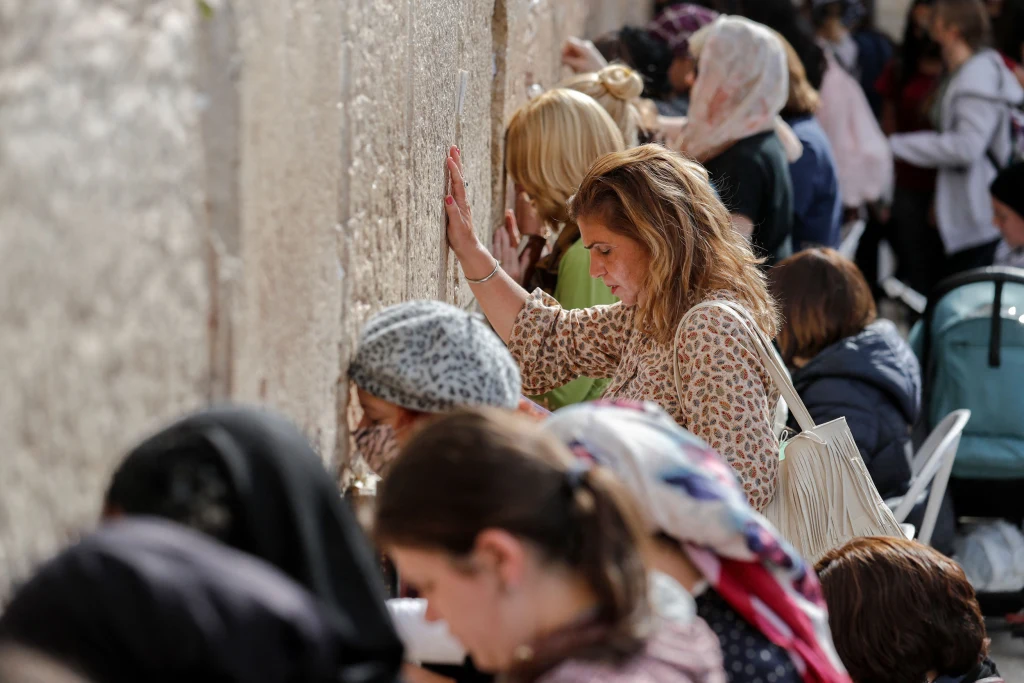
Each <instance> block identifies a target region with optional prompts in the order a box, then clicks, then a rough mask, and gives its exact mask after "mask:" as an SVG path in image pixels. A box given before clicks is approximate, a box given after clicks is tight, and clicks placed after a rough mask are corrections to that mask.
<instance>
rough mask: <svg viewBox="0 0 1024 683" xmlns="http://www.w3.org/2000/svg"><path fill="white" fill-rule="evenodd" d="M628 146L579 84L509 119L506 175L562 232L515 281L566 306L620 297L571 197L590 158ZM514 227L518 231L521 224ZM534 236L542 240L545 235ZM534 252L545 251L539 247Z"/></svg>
mask: <svg viewBox="0 0 1024 683" xmlns="http://www.w3.org/2000/svg"><path fill="white" fill-rule="evenodd" d="M633 75H634V76H636V74H633ZM636 79H637V80H639V77H638V76H636ZM633 85H634V86H636V85H637V84H635V83H634V84H633ZM641 85H642V84H641ZM627 94H628V93H627ZM623 149H625V144H624V143H623V140H622V134H621V133H620V132H619V127H618V126H616V124H615V122H614V121H613V120H612V118H611V117H610V116H609V115H608V113H607V112H606V111H605V109H604V108H603V107H602V106H601V105H600V104H599V103H598V102H597V101H596V100H595V99H593V98H592V97H588V96H587V95H584V94H582V93H580V92H577V91H575V90H569V89H565V88H559V89H555V90H551V91H548V92H546V93H544V94H543V95H541V96H539V97H537V98H535V99H533V100H531V101H530V102H528V103H527V104H525V105H524V106H523V107H521V108H520V109H519V110H518V111H517V112H516V113H515V114H514V115H513V116H512V121H511V122H510V123H509V126H508V134H507V136H506V143H505V164H506V168H507V169H508V174H509V176H510V177H511V178H512V180H513V182H514V183H515V184H516V188H517V193H518V194H520V195H522V194H525V195H527V196H528V197H529V200H530V205H531V206H530V207H529V208H530V209H532V210H533V211H535V212H536V214H535V215H536V217H537V219H539V221H540V222H542V223H544V224H547V225H548V226H549V227H550V228H553V229H554V230H555V231H556V234H557V237H556V239H555V240H554V242H553V243H552V245H551V248H550V251H549V253H547V254H546V255H545V256H544V257H543V258H540V259H539V260H538V261H537V262H536V264H535V267H533V268H532V269H529V270H527V269H524V270H521V271H520V274H519V276H518V277H517V280H519V281H520V282H524V283H525V284H527V285H528V286H529V287H530V288H535V287H539V288H540V289H543V290H544V291H545V292H547V293H548V294H550V295H552V296H553V297H554V298H555V300H556V301H558V303H559V304H560V305H561V306H562V307H563V308H565V309H576V308H589V307H591V306H598V305H602V304H612V303H615V301H616V298H615V297H614V296H613V295H612V293H611V290H609V289H608V287H607V286H605V285H604V284H603V283H602V282H601V281H600V280H598V279H596V278H593V277H591V276H590V254H589V253H588V252H587V250H586V249H584V248H583V243H582V242H581V241H580V230H579V227H577V225H576V222H575V221H573V220H572V219H570V217H569V212H568V207H567V204H568V201H569V197H570V196H572V193H573V192H575V191H576V188H577V187H578V186H579V184H580V181H581V180H583V176H584V175H586V173H587V169H588V168H590V166H591V164H593V163H594V162H595V161H596V160H597V159H599V158H600V157H602V156H603V155H605V154H607V153H609V152H619V151H622V150H623ZM521 215H522V213H520V216H521ZM509 225H511V224H509ZM511 232H512V234H513V235H514V233H515V230H512V231H511ZM529 232H537V230H536V229H533V230H529ZM498 238H499V239H498V245H497V246H498V249H499V254H501V255H502V256H503V260H504V261H505V262H516V256H515V252H514V247H512V243H514V242H515V241H516V237H515V236H513V237H512V238H511V240H510V239H508V234H507V233H503V232H500V231H499V235H498ZM530 239H531V240H534V242H535V243H536V242H540V241H543V238H542V237H539V236H536V237H531V238H530ZM527 251H528V252H529V248H528V249H527ZM533 253H534V254H535V255H536V256H539V251H534V252H533ZM527 274H528V275H527ZM606 384H607V381H604V380H598V379H593V378H589V377H582V378H580V379H577V380H574V381H573V382H570V383H568V384H566V385H565V386H562V387H559V388H557V389H555V390H554V391H551V392H548V393H546V394H544V395H543V396H538V397H535V400H537V401H538V402H539V403H541V404H542V405H544V406H545V407H547V408H549V409H551V410H554V409H557V408H561V407H562V406H566V405H570V404H573V403H579V402H580V401H586V400H591V399H595V398H598V397H600V395H601V393H602V392H603V390H604V388H605V385H606Z"/></svg>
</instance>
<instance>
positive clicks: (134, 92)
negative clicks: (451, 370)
mask: <svg viewBox="0 0 1024 683" xmlns="http://www.w3.org/2000/svg"><path fill="white" fill-rule="evenodd" d="M620 6H621V7H626V8H629V7H630V2H628V1H624V2H622V3H619V5H616V4H615V3H608V2H602V3H595V4H594V7H593V8H592V9H594V11H595V12H599V13H600V15H601V16H599V17H595V15H594V14H591V15H590V16H589V18H588V9H589V8H590V6H589V3H588V1H587V0H345V1H343V2H340V3H339V2H338V1H337V0H261V2H255V3H254V2H241V1H240V0H63V1H62V2H32V3H17V2H0V291H2V292H3V296H2V298H0V358H3V359H4V360H3V361H2V362H0V386H2V387H3V401H2V404H0V452H2V456H0V593H3V592H4V589H5V586H6V585H8V584H9V582H11V581H14V580H16V579H17V578H18V577H19V576H22V575H23V574H24V573H25V572H26V571H27V570H28V569H29V568H30V567H31V565H32V563H34V562H36V561H38V560H39V559H41V558H42V557H44V556H46V555H47V554H49V553H50V552H52V551H53V549H54V548H56V547H58V546H59V545H60V544H61V543H63V542H65V541H66V540H67V539H68V538H70V537H73V536H74V535H75V534H76V533H79V532H80V531H81V530H83V529H85V528H88V527H89V526H90V525H92V524H93V523H94V521H95V519H96V516H97V514H98V512H99V504H100V499H101V496H102V493H103V489H104V486H105V485H106V482H107V479H108V477H109V475H110V472H111V470H112V468H113V467H114V466H115V465H116V463H117V462H118V461H119V460H120V458H121V457H122V455H123V453H124V451H125V449H127V448H128V447H130V445H131V444H132V443H133V442H135V441H136V440H137V439H138V438H140V437H141V436H143V435H144V434H146V433H147V432H149V431H151V430H153V429H155V428H157V427H158V426H159V425H160V424H161V423H163V422H165V421H167V420H168V419H170V418H172V417H173V416H175V415H177V414H180V413H182V412H183V411H186V410H190V409H194V408H199V407H201V406H203V405H205V404H208V403H209V402H212V401H219V400H225V399H233V400H240V401H246V402H253V403H262V404H267V405H271V406H274V407H276V408H278V409H280V410H282V411H284V412H285V413H286V414H288V415H289V416H290V417H291V418H292V419H294V420H295V421H296V422H297V423H298V424H299V425H300V426H301V427H302V428H303V429H304V430H305V431H306V432H307V434H308V435H309V436H310V438H311V440H312V441H313V442H314V443H315V444H316V446H317V447H318V448H319V450H320V452H321V454H322V456H323V457H324V459H325V461H327V462H329V463H330V464H331V465H332V466H335V467H338V468H339V471H341V470H343V469H344V465H345V464H346V462H347V452H348V431H349V430H348V426H347V424H346V417H345V416H346V412H347V411H348V408H349V406H348V386H347V383H346V382H345V381H344V377H345V368H346V364H347V361H348V358H349V356H350V354H351V352H352V348H353V345H354V342H355V339H356V336H357V334H358V330H359V328H360V326H361V325H362V323H363V322H364V321H365V320H366V319H367V318H368V316H370V315H371V314H372V313H373V312H375V311H376V310H378V309H379V308H381V307H382V306H385V305H388V304H391V303H395V302H398V301H401V300H403V299H408V298H440V299H446V300H449V301H452V302H455V303H457V304H460V305H469V304H470V303H471V301H470V296H469V292H468V289H467V288H466V287H465V285H464V283H463V282H461V280H460V277H461V276H460V274H459V273H458V271H457V269H456V268H455V267H454V264H453V263H451V260H450V259H449V257H448V252H447V249H446V246H445V244H444V232H443V212H442V203H441V202H442V197H443V196H444V194H445V177H444V161H443V160H444V156H445V153H446V149H447V146H448V145H449V144H451V143H453V142H455V143H457V144H459V145H460V147H461V148H462V149H463V152H464V157H465V159H466V165H467V168H468V177H469V180H470V190H471V198H472V202H473V205H474V212H475V214H476V215H477V216H478V217H480V224H479V229H480V231H481V233H483V234H487V235H489V234H490V232H491V230H492V229H493V226H494V225H495V224H496V223H497V222H498V221H500V216H501V211H502V209H503V207H504V205H505V201H506V199H505V192H504V174H503V173H502V155H503V150H502V140H503V134H502V131H503V128H504V125H505V122H506V121H507V120H508V117H509V116H510V115H511V113H512V112H513V111H514V109H515V107H517V106H518V105H519V104H521V103H522V102H523V101H525V99H526V97H527V89H528V86H529V85H530V84H532V83H540V84H541V85H544V86H550V85H552V84H554V83H556V82H557V81H558V80H559V79H560V78H561V76H562V75H563V74H562V71H561V67H560V65H559V49H560V46H561V43H562V41H563V39H564V38H565V36H567V35H570V34H581V33H582V32H583V31H584V26H585V25H586V24H587V22H588V21H589V22H594V21H598V22H599V23H600V22H605V23H607V22H613V23H614V22H615V21H617V18H616V17H618V16H619V15H618V14H617V12H619V11H620ZM621 11H626V12H627V13H628V12H633V11H634V10H633V9H628V10H621ZM622 16H625V15H622ZM462 72H465V74H466V75H465V79H466V92H465V97H464V101H463V106H462V111H461V115H459V112H458V111H457V109H458V107H457V94H458V87H459V83H460V78H461V76H460V74H461V73H462ZM488 217H490V220H488Z"/></svg>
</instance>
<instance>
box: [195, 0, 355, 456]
mask: <svg viewBox="0 0 1024 683" xmlns="http://www.w3.org/2000/svg"><path fill="white" fill-rule="evenodd" d="M340 11H341V10H340V5H339V4H338V3H337V2H336V0H262V1H261V2H236V3H234V14H235V17H234V19H235V22H236V27H237V31H238V54H237V55H236V60H237V63H238V64H239V69H238V74H237V89H238V96H239V103H240V111H241V117H240V121H239V124H240V125H239V127H238V129H237V130H235V131H234V136H235V138H236V139H237V140H238V144H239V151H240V153H239V160H240V166H239V168H238V171H237V173H238V176H237V177H238V180H237V182H238V183H239V186H240V187H241V188H242V191H241V193H240V196H239V199H240V203H239V211H238V215H239V220H240V223H239V226H240V240H239V252H238V259H237V264H238V265H239V266H240V267H238V268H235V269H234V271H233V272H232V274H231V275H232V276H233V277H236V278H237V288H236V289H235V292H234V294H235V298H234V305H233V317H232V320H231V323H232V335H231V336H232V339H233V343H234V348H233V351H234V353H233V362H232V365H231V378H232V387H231V394H232V396H233V397H234V398H236V399H239V400H243V401H246V402H258V403H265V404H268V405H271V406H273V407H274V408H276V409H278V410H280V411H282V412H284V413H285V414H286V415H288V416H289V417H290V418H291V419H292V420H294V421H295V422H296V423H297V424H298V425H299V426H300V427H302V428H303V430H304V431H305V432H306V434H307V435H308V436H309V437H310V439H311V441H312V442H313V443H314V445H315V446H317V447H318V449H319V450H320V452H321V453H322V454H323V455H324V456H325V457H326V458H328V459H329V458H330V457H331V456H333V452H334V445H335V438H336V434H335V432H336V426H337V415H336V410H337V390H338V385H337V378H338V373H339V371H340V370H339V369H340V363H341V361H340V358H339V349H340V346H339V345H340V341H341V303H342V299H341V292H342V287H341V281H342V278H344V277H345V273H344V268H343V266H342V264H341V261H340V257H339V249H338V243H339V240H340V239H341V232H342V230H341V228H340V227H339V219H338V191H339V186H340V182H341V174H342V166H341V158H340V155H339V150H340V146H341V138H340V136H341V125H340V120H341V113H340V108H339V102H340V99H339V98H340V95H341V92H340V85H339V82H338V73H339V68H340V56H339V49H338V35H339V33H340V27H341V14H340ZM215 12H216V9H215ZM214 20H216V17H214ZM218 66H219V64H214V65H210V68H217V67H218Z"/></svg>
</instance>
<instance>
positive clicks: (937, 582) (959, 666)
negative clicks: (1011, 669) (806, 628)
mask: <svg viewBox="0 0 1024 683" xmlns="http://www.w3.org/2000/svg"><path fill="white" fill-rule="evenodd" d="M817 570H818V578H819V579H820V580H821V587H822V589H823V590H824V593H825V601H826V602H827V603H828V612H829V623H831V625H832V634H833V637H834V638H835V643H836V648H837V649H838V650H839V656H840V657H842V659H843V663H844V664H846V668H847V669H848V670H849V672H850V677H851V678H852V679H853V680H855V681H861V682H866V681H871V683H909V682H910V681H914V682H915V683H916V682H918V681H926V682H927V683H1002V680H1003V679H1002V677H1001V676H1000V675H999V672H998V670H997V669H996V665H995V664H994V663H993V662H992V660H990V659H989V658H988V642H989V641H988V638H987V637H986V634H985V619H984V618H983V617H982V616H981V610H980V609H979V607H978V600H977V598H976V597H975V594H974V588H972V587H971V584H970V583H969V582H968V581H967V577H966V576H965V575H964V571H963V569H961V568H960V566H959V565H958V564H957V563H956V562H955V561H954V560H952V559H950V558H948V557H945V556H944V555H942V554H941V553H939V552H937V551H936V550H934V549H932V548H929V547H928V546H925V545H921V544H920V543H914V542H913V541H907V540H904V539H900V538H870V537H869V538H857V539H854V540H852V541H850V542H849V543H847V544H846V545H844V546H843V547H841V548H837V549H836V550H832V551H831V552H829V553H828V554H827V555H825V557H823V558H822V559H821V560H820V561H819V562H818V566H817Z"/></svg>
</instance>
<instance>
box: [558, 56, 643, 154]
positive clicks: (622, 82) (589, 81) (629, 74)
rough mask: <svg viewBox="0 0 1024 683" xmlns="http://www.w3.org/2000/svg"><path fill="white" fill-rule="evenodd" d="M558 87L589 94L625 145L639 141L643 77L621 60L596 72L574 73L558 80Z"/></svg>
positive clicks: (631, 144) (641, 123)
mask: <svg viewBox="0 0 1024 683" xmlns="http://www.w3.org/2000/svg"><path fill="white" fill-rule="evenodd" d="M561 87H563V88H570V89H572V90H578V91H579V92H581V93H583V94H584V95H590V96H591V97H593V98H594V99H595V100H597V103H598V104H600V105H601V106H602V107H604V110H605V111H606V112H608V115H609V116H611V117H612V121H614V122H615V125H617V126H618V127H619V132H621V133H622V139H623V141H625V143H626V146H627V147H636V146H637V145H638V144H639V142H640V129H641V127H642V125H643V121H644V118H645V117H644V116H643V115H642V114H641V103H640V102H641V101H640V95H641V94H642V93H643V91H644V81H643V79H642V78H640V74H638V73H637V72H636V71H633V70H632V69H630V68H629V67H628V66H625V65H623V64H611V65H609V66H606V67H604V68H603V69H601V70H600V71H597V72H592V73H581V74H576V75H575V76H572V77H570V78H568V79H567V80H565V81H562V83H561Z"/></svg>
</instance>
